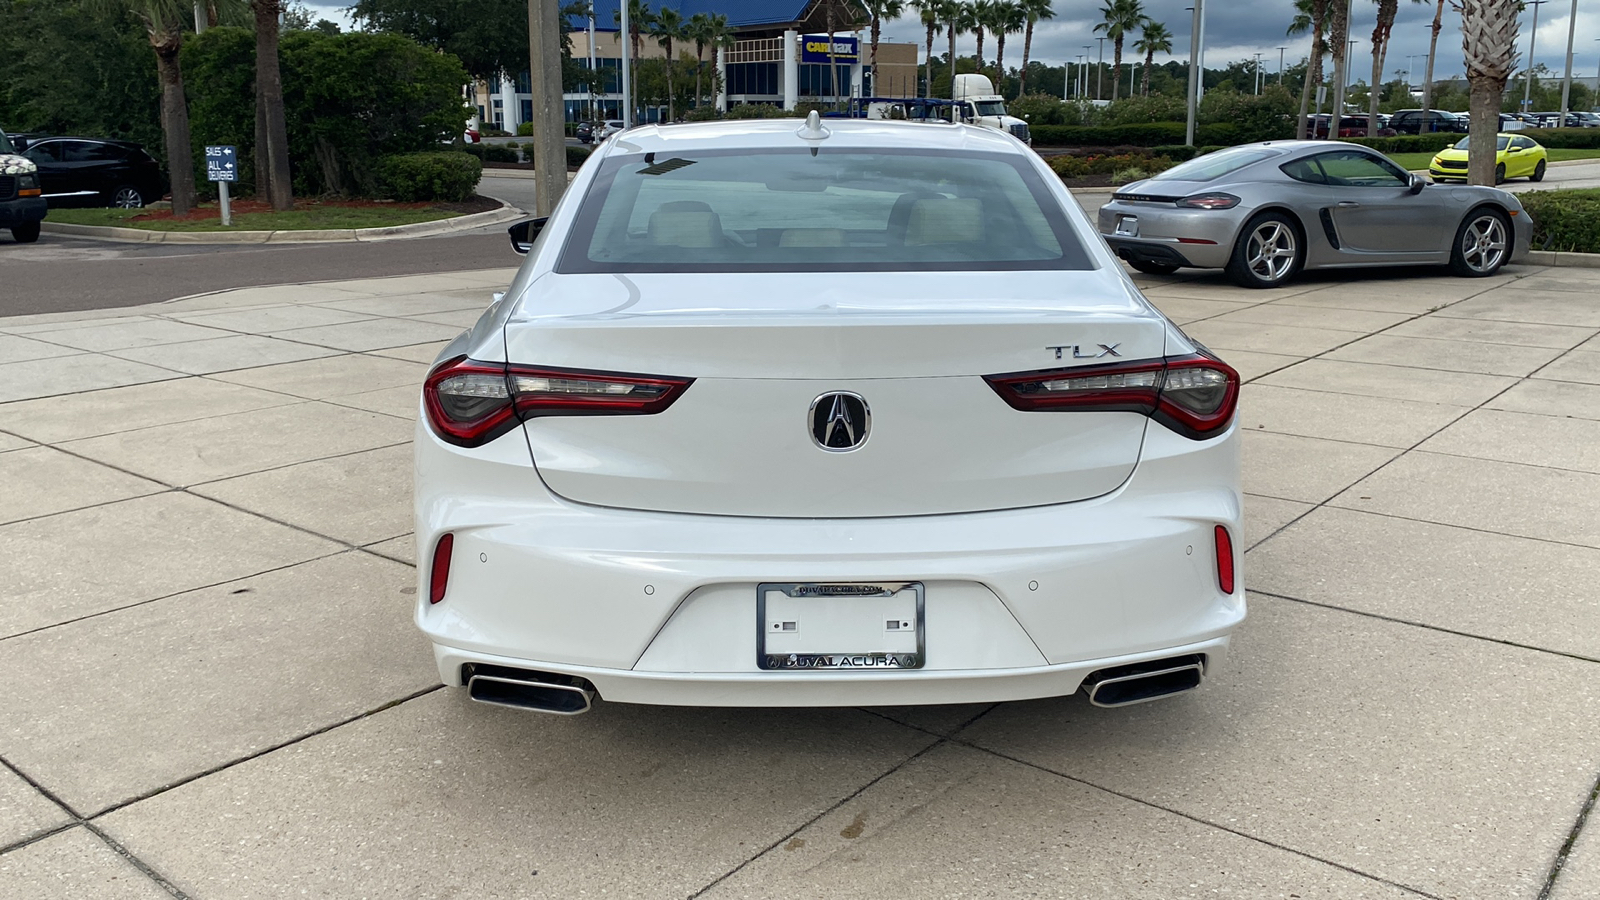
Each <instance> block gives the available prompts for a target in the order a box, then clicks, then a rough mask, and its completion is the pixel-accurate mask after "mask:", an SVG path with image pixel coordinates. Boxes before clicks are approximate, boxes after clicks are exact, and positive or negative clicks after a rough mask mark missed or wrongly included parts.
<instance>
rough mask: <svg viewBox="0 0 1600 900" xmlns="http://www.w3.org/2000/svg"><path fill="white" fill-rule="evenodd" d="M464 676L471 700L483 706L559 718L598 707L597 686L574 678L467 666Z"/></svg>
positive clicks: (527, 671)
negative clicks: (529, 710) (595, 702)
mask: <svg viewBox="0 0 1600 900" xmlns="http://www.w3.org/2000/svg"><path fill="white" fill-rule="evenodd" d="M461 674H462V676H463V677H464V678H465V679H466V682H467V696H468V697H471V698H472V699H474V700H476V701H478V702H479V703H488V704H491V705H494V706H509V707H511V708H513V709H531V710H534V711H535V712H545V713H552V714H554V715H558V716H576V715H578V714H580V713H586V712H588V711H589V708H590V707H591V706H593V705H594V698H595V689H594V685H592V684H590V683H589V682H588V681H586V680H584V679H582V678H576V677H573V676H571V675H556V674H552V673H550V672H533V671H529V670H526V669H509V668H505V667H503V666H483V665H476V664H469V665H467V666H466V667H464V669H463V671H462V673H461Z"/></svg>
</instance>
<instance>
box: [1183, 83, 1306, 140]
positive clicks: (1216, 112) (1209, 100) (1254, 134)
mask: <svg viewBox="0 0 1600 900" xmlns="http://www.w3.org/2000/svg"><path fill="white" fill-rule="evenodd" d="M1299 109H1300V98H1299V97H1298V96H1297V95H1295V94H1291V93H1289V91H1288V90H1287V89H1285V88H1284V87H1282V86H1281V85H1276V84H1273V85H1268V86H1267V87H1266V89H1264V90H1263V91H1262V92H1261V93H1259V94H1243V93H1240V92H1238V91H1228V90H1212V91H1207V92H1206V95H1205V97H1204V98H1203V99H1201V101H1200V121H1201V122H1202V123H1204V124H1203V126H1202V129H1201V130H1202V131H1207V128H1210V129H1220V128H1226V129H1227V130H1228V131H1229V132H1230V136H1229V137H1228V138H1223V137H1221V136H1220V134H1219V136H1216V137H1213V136H1212V135H1211V132H1207V136H1206V137H1205V138H1201V139H1200V140H1201V142H1202V143H1206V144H1249V143H1253V142H1255V141H1276V140H1284V139H1286V138H1292V137H1294V117H1295V116H1296V115H1297V114H1298V113H1299Z"/></svg>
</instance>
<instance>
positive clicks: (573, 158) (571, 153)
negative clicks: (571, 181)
mask: <svg viewBox="0 0 1600 900" xmlns="http://www.w3.org/2000/svg"><path fill="white" fill-rule="evenodd" d="M592 152H593V151H592V150H590V149H589V148H588V147H568V148H567V165H568V166H581V165H583V161H584V160H586V159H588V158H589V154H590V153H592ZM529 159H532V155H531V154H530V156H529Z"/></svg>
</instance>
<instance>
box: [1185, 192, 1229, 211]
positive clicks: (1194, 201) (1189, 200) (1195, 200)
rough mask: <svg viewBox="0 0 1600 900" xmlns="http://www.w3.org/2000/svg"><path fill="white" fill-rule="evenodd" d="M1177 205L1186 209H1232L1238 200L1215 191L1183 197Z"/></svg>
mask: <svg viewBox="0 0 1600 900" xmlns="http://www.w3.org/2000/svg"><path fill="white" fill-rule="evenodd" d="M1177 205H1178V206H1181V207H1185V208H1187V209H1233V208H1234V207H1235V206H1238V205H1239V198H1238V197H1235V196H1234V195H1232V194H1224V193H1222V192H1221V191H1217V192H1214V193H1210V194H1194V195H1192V196H1188V197H1185V198H1183V199H1182V200H1179V201H1178V203H1177Z"/></svg>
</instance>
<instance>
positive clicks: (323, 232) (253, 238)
mask: <svg viewBox="0 0 1600 900" xmlns="http://www.w3.org/2000/svg"><path fill="white" fill-rule="evenodd" d="M521 218H524V213H523V212H522V211H521V210H519V209H517V208H516V207H514V206H512V205H511V204H509V203H507V202H505V201H504V200H501V201H500V208H499V209H492V210H489V211H488V212H481V213H472V214H470V215H465V216H454V217H452V218H448V219H438V220H435V221H432V222H415V223H413V224H410V225H388V226H385V227H382V228H328V229H305V230H300V231H153V230H146V229H143V228H118V227H114V226H107V225H70V224H67V223H65V222H51V221H49V220H48V219H46V220H45V221H44V222H41V223H40V225H39V227H40V229H41V230H42V231H44V232H46V233H47V234H65V235H72V236H75V237H90V238H96V239H98V240H102V241H116V242H119V243H125V244H326V243H338V242H341V241H342V242H350V241H393V240H403V239H405V238H416V237H435V236H437V235H441V234H450V233H452V232H456V231H471V230H473V229H475V228H483V227H484V226H487V225H499V224H501V223H503V222H511V221H515V220H517V219H521Z"/></svg>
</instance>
